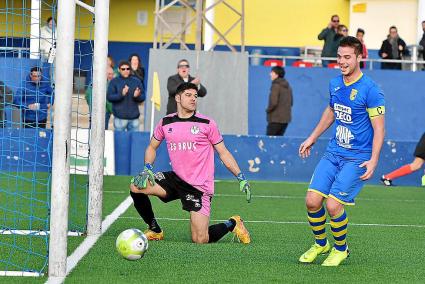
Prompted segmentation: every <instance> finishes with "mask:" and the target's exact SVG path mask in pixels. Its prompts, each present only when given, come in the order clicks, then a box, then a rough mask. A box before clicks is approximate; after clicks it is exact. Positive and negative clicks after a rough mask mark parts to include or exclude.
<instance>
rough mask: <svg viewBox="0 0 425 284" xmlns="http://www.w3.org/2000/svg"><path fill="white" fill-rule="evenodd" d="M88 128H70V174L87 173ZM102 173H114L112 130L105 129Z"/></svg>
mask: <svg viewBox="0 0 425 284" xmlns="http://www.w3.org/2000/svg"><path fill="white" fill-rule="evenodd" d="M89 137H90V130H89V129H76V128H73V129H72V130H71V157H70V170H71V174H80V175H87V174H88V168H89ZM103 173H104V175H115V151H114V132H113V131H112V130H105V152H104V154H103Z"/></svg>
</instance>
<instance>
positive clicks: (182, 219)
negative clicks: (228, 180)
mask: <svg viewBox="0 0 425 284" xmlns="http://www.w3.org/2000/svg"><path fill="white" fill-rule="evenodd" d="M119 219H140V217H126V216H122V217H119ZM156 219H157V220H166V221H190V219H188V218H167V217H162V218H156ZM224 221H227V220H214V219H212V220H211V222H224ZM244 223H263V224H287V225H291V224H295V225H307V224H308V223H307V222H306V221H270V220H244ZM326 224H328V225H329V223H326ZM349 226H365V227H409V228H425V225H415V224H412V225H409V224H374V223H349Z"/></svg>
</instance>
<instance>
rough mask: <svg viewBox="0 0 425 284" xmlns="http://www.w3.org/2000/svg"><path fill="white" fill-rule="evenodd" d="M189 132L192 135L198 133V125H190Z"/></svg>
mask: <svg viewBox="0 0 425 284" xmlns="http://www.w3.org/2000/svg"><path fill="white" fill-rule="evenodd" d="M190 132H191V133H192V134H193V135H196V134H198V133H199V127H198V126H196V125H194V126H192V128H190Z"/></svg>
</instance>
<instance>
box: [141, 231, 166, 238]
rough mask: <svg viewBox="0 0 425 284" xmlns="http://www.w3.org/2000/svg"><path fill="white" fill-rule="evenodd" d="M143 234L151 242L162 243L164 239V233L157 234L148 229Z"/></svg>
mask: <svg viewBox="0 0 425 284" xmlns="http://www.w3.org/2000/svg"><path fill="white" fill-rule="evenodd" d="M143 233H144V234H145V236H146V238H147V239H148V240H149V241H162V240H163V239H164V231H161V232H159V233H157V232H154V231H152V230H151V229H147V230H146V231H144V232H143Z"/></svg>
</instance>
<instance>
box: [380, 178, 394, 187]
mask: <svg viewBox="0 0 425 284" xmlns="http://www.w3.org/2000/svg"><path fill="white" fill-rule="evenodd" d="M381 182H382V183H383V184H384V185H385V186H393V181H392V180H390V179H387V178H386V177H385V176H382V177H381Z"/></svg>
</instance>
